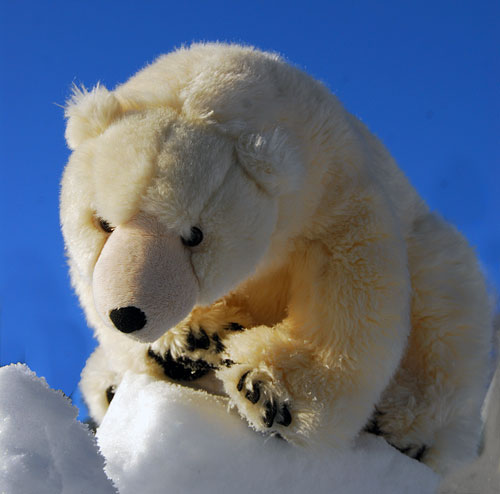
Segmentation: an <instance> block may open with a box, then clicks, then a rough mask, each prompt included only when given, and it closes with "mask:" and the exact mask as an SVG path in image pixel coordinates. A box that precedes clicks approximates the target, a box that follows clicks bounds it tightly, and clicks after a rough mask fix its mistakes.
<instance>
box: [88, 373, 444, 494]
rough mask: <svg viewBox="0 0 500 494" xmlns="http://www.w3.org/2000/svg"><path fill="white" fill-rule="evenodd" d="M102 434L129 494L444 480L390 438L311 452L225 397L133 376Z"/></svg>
mask: <svg viewBox="0 0 500 494" xmlns="http://www.w3.org/2000/svg"><path fill="white" fill-rule="evenodd" d="M97 435H98V443H99V446H100V447H101V450H102V452H103V454H104V456H105V457H106V472H107V474H108V476H109V477H110V478H111V479H113V481H114V482H115V484H116V485H117V487H118V489H119V492H120V494H136V493H138V492H140V493H141V494H153V493H154V494H159V493H162V492H166V493H170V492H171V493H176V492H182V493H186V494H187V493H189V494H194V493H203V494H212V493H217V492H238V493H239V494H247V493H251V494H255V492H273V493H286V494H294V493H307V492H314V493H318V494H321V493H327V492H328V493H337V492H339V493H342V494H359V493H363V492H370V493H372V494H379V493H380V494H381V493H383V494H387V493H403V492H404V493H406V494H412V493H415V494H427V493H433V492H435V491H436V489H437V485H438V483H439V477H438V476H437V475H436V474H434V473H433V472H432V471H431V470H430V469H429V468H427V467H426V466H424V465H422V464H421V463H418V462H417V461H414V460H412V459H409V458H408V457H406V456H404V455H402V454H401V453H399V452H398V451H396V450H395V449H393V448H391V447H390V446H389V445H388V444H387V443H386V442H385V441H383V440H382V439H381V438H378V437H374V436H371V435H368V434H367V435H364V436H362V437H360V439H359V440H358V443H357V445H356V448H355V449H354V450H353V451H347V452H344V453H343V454H342V455H340V456H339V455H334V454H333V453H332V452H331V451H330V452H325V451H323V452H317V451H316V452H312V451H306V450H304V449H300V448H295V447H292V446H290V445H289V444H288V443H286V442H284V441H283V440H280V439H278V438H265V437H262V436H260V435H258V434H257V433H255V432H253V431H252V430H250V429H249V428H248V426H247V425H246V423H244V422H243V421H242V419H241V418H240V417H239V416H238V415H236V414H235V413H234V412H231V413H228V410H227V401H226V400H225V399H224V398H222V397H216V396H214V395H210V394H208V393H206V392H204V391H199V390H193V389H190V388H186V387H181V386H178V385H175V384H169V383H165V382H160V381H155V380H153V379H152V378H150V377H148V376H145V375H133V374H128V375H126V377H125V379H124V381H122V383H121V384H120V387H119V388H118V391H117V393H116V395H115V397H114V399H113V401H112V403H111V406H110V408H109V411H108V413H107V414H106V417H105V418H104V421H103V423H102V425H101V427H100V428H99V430H98V434H97Z"/></svg>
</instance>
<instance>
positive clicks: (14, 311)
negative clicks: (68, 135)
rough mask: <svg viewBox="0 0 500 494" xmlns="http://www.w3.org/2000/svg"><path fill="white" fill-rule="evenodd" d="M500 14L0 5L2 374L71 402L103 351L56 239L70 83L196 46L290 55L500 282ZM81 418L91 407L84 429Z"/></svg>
mask: <svg viewBox="0 0 500 494" xmlns="http://www.w3.org/2000/svg"><path fill="white" fill-rule="evenodd" d="M499 19H500V2H498V1H475V2H472V1H470V2H469V1H448V0H443V1H439V0H432V1H418V2H417V1H415V2H401V1H400V0H397V1H388V2H381V1H372V2H369V1H355V0H352V1H347V0H345V1H341V2H334V1H329V2H327V1H324V2H322V1H313V0H310V1H308V2H300V3H293V2H290V1H272V0H267V1H261V0H253V1H251V2H249V1H246V2H237V1H227V2H221V1H192V2H187V1H179V0H178V1H176V2H173V1H172V2H170V1H136V2H133V1H126V0H121V1H109V0H108V1H105V0H101V1H92V0H86V1H81V2H75V1H71V0H65V1H40V0H38V1H36V0H33V1H23V0H17V1H14V0H12V1H8V0H0V50H1V51H0V64H1V67H0V70H1V76H0V160H1V161H0V162H1V167H2V169H1V180H0V183H1V190H0V197H1V200H2V204H1V206H2V215H1V222H2V223H1V229H0V232H1V241H0V250H1V263H2V264H1V272H0V297H1V299H0V303H1V306H0V307H1V313H0V317H1V320H0V324H1V326H0V362H1V364H2V365H3V364H7V363H10V362H17V361H23V362H26V363H28V365H29V366H30V367H31V368H32V369H33V370H34V371H35V372H36V373H37V374H38V375H41V376H45V377H46V378H47V380H48V382H49V384H50V385H51V386H52V387H54V388H58V389H62V390H63V391H64V392H65V393H66V394H68V395H72V396H73V398H74V399H75V403H76V404H77V405H81V398H80V397H79V394H78V392H77V391H76V386H77V382H78V380H79V374H80V370H81V369H82V367H83V366H84V363H85V360H86V358H87V356H88V355H89V354H90V352H91V350H92V348H93V346H94V341H93V340H92V337H91V331H90V329H88V328H87V327H86V323H85V318H84V315H83V313H82V311H81V309H79V307H78V302H77V300H76V298H75V296H74V295H73V293H72V290H71V288H70V283H69V278H68V274H67V269H66V266H65V258H64V249H63V243H62V238H61V234H60V231H59V218H58V194H59V180H60V176H61V173H62V170H63V167H64V164H65V162H66V160H67V158H68V150H67V148H66V146H65V142H64V137H63V135H64V118H63V110H62V109H61V107H60V106H58V105H63V104H64V101H65V100H66V99H67V98H68V96H69V93H70V90H69V88H70V85H71V83H72V82H75V83H77V84H80V83H83V84H84V85H86V86H87V87H90V86H93V85H94V84H95V83H96V82H97V81H101V82H102V83H103V84H105V85H106V86H107V87H109V88H113V87H114V86H115V85H116V84H118V83H120V82H123V81H124V80H126V79H127V78H128V77H129V76H130V75H132V74H133V73H135V72H136V71H137V70H139V69H140V68H141V67H143V66H144V65H145V64H146V63H148V62H151V61H152V60H153V59H154V58H155V57H156V56H157V55H160V54H162V53H165V52H168V51H171V50H172V49H173V48H175V47H179V46H180V45H182V44H189V43H190V42H191V41H203V40H207V41H214V40H220V41H231V42H239V43H245V44H252V45H255V46H257V47H259V48H262V49H266V50H274V51H277V52H279V53H281V54H283V55H284V56H285V57H286V58H287V59H288V60H290V61H292V62H293V63H295V64H297V65H298V66H300V67H301V68H303V69H305V70H306V71H308V72H310V73H311V74H312V75H313V76H315V77H317V78H319V79H321V80H322V81H323V82H324V83H325V84H327V85H328V86H329V87H330V88H331V90H332V91H333V92H334V93H336V94H337V95H338V96H339V98H340V99H341V100H342V101H343V102H344V104H345V105H346V107H347V108H348V109H349V110H350V111H351V112H353V113H354V114H355V115H357V116H358V117H359V118H361V119H362V120H363V121H364V122H365V123H366V124H368V126H369V127H370V128H371V130H372V131H373V132H375V133H376V134H377V135H378V136H379V137H380V138H381V139H382V140H383V141H384V142H385V144H386V145H387V146H388V148H389V149H390V150H391V152H392V153H393V155H394V156H395V157H396V159H397V160H398V162H399V164H400V166H401V167H402V168H403V170H405V172H406V173H407V174H408V176H409V177H410V179H411V181H412V182H413V184H414V185H415V186H416V187H417V189H418V190H419V191H420V193H421V194H422V195H423V197H424V198H425V199H426V200H427V201H428V202H429V204H430V206H431V207H432V208H434V209H437V210H439V211H440V212H441V213H442V214H443V215H444V216H445V217H446V218H447V219H449V220H450V221H452V222H453V223H455V224H456V225H457V226H458V228H459V229H460V230H461V231H462V232H463V233H464V234H465V235H466V236H467V237H468V238H469V240H470V242H471V243H472V244H473V245H474V246H475V247H476V248H477V252H478V254H479V257H480V260H481V263H482V265H483V266H484V269H485V271H486V273H487V275H488V278H489V281H490V283H491V285H492V288H494V287H495V286H496V287H498V286H499V284H500V269H499V252H500V228H499V219H498V217H499V212H500V207H499V206H500V199H499V198H500V193H499V178H500V173H499V146H498V138H499V136H500V132H499V131H500V128H499V127H500V126H499V114H500V111H499V110H500V102H499V97H498V91H499V88H500V85H499V82H500V77H499V75H500V71H499V66H498V55H499V53H498V48H499V46H500V38H499V34H498V33H500V26H499ZM85 413H86V411H85V410H84V409H82V416H85Z"/></svg>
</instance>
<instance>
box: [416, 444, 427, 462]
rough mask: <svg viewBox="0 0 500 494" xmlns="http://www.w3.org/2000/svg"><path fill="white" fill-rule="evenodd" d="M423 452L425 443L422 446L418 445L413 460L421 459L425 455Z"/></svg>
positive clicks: (425, 447) (425, 450)
mask: <svg viewBox="0 0 500 494" xmlns="http://www.w3.org/2000/svg"><path fill="white" fill-rule="evenodd" d="M425 453H427V446H426V445H425V444H423V445H422V446H420V448H419V449H418V451H417V453H416V454H415V456H414V458H415V460H417V461H422V459H423V458H424V456H425Z"/></svg>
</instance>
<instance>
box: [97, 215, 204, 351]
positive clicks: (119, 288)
mask: <svg viewBox="0 0 500 494" xmlns="http://www.w3.org/2000/svg"><path fill="white" fill-rule="evenodd" d="M92 282H93V292H94V302H95V307H96V309H97V312H98V314H99V315H100V317H101V318H102V320H103V322H104V323H105V324H106V325H107V326H108V327H110V328H113V329H118V330H119V331H121V332H122V333H125V334H127V335H129V336H130V337H132V338H134V339H137V340H139V341H144V342H151V341H155V340H156V339H158V338H159V337H160V336H162V335H163V334H164V333H166V332H167V331H168V330H169V329H171V328H172V327H174V326H175V325H176V324H177V323H179V322H180V321H181V320H182V319H184V318H185V317H186V316H187V315H188V314H189V312H191V309H192V308H193V306H194V305H195V303H196V299H197V297H198V291H199V288H198V281H197V278H196V276H195V274H194V272H193V268H192V266H191V262H190V251H189V249H188V248H186V247H185V246H184V245H183V244H182V241H181V238H180V236H179V235H178V234H176V233H174V232H172V231H169V230H168V229H166V228H165V227H164V226H163V225H161V224H160V223H159V222H158V221H157V220H156V219H154V218H151V217H150V216H145V215H142V214H141V215H138V216H136V217H135V218H134V219H132V220H131V221H129V222H128V223H125V224H122V225H118V226H117V227H116V228H115V230H114V231H113V233H112V234H111V235H110V236H109V238H108V240H107V241H106V244H105V245H104V247H103V249H102V251H101V254H100V256H99V259H98V260H97V263H96V265H95V267H94V275H93V280H92Z"/></svg>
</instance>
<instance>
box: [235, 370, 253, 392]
mask: <svg viewBox="0 0 500 494" xmlns="http://www.w3.org/2000/svg"><path fill="white" fill-rule="evenodd" d="M248 374H250V371H246V372H245V373H244V374H243V375H242V376H241V377H240V380H239V381H238V384H237V385H236V389H237V390H238V391H241V390H242V389H243V386H244V385H245V379H246V378H247V376H248Z"/></svg>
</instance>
